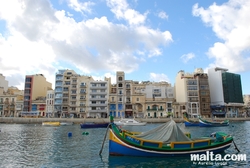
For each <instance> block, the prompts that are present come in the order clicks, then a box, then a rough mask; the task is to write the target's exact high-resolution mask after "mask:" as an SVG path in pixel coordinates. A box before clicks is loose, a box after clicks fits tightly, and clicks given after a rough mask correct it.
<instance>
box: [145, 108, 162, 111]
mask: <svg viewBox="0 0 250 168" xmlns="http://www.w3.org/2000/svg"><path fill="white" fill-rule="evenodd" d="M147 111H164V109H163V108H161V109H156V108H153V109H147Z"/></svg>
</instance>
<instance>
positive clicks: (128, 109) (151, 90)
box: [109, 71, 174, 118]
mask: <svg viewBox="0 0 250 168" xmlns="http://www.w3.org/2000/svg"><path fill="white" fill-rule="evenodd" d="M116 81H117V83H116V84H112V85H110V91H109V112H110V115H112V116H114V117H123V118H132V117H135V118H137V117H138V118H144V117H154V118H156V117H165V116H167V115H168V114H169V113H170V114H172V113H173V108H172V103H173V100H174V88H173V87H171V85H170V84H169V83H167V82H149V81H143V82H138V81H133V80H125V74H124V72H123V71H117V72H116Z"/></svg>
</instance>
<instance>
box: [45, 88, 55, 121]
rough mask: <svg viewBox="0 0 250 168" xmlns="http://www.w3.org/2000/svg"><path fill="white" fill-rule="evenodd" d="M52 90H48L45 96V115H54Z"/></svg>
mask: <svg viewBox="0 0 250 168" xmlns="http://www.w3.org/2000/svg"><path fill="white" fill-rule="evenodd" d="M54 94H55V93H54V90H52V89H51V90H48V91H47V96H46V110H45V113H46V114H45V116H46V117H54V116H55V114H54Z"/></svg>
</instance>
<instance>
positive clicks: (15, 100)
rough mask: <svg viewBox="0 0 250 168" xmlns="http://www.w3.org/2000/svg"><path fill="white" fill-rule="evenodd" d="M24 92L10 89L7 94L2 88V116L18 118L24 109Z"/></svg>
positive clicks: (0, 99)
mask: <svg viewBox="0 0 250 168" xmlns="http://www.w3.org/2000/svg"><path fill="white" fill-rule="evenodd" d="M22 94H23V91H22V90H18V88H16V87H10V88H9V89H8V90H7V92H5V91H4V90H3V88H0V116H5V117H18V116H19V115H20V112H21V111H22V107H23V95H22Z"/></svg>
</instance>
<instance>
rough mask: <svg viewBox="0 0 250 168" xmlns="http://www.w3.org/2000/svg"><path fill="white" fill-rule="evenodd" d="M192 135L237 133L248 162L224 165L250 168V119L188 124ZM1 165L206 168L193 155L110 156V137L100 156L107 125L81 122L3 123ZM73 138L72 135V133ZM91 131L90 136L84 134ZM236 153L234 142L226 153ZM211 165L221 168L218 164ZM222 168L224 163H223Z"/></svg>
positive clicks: (236, 139)
mask: <svg viewBox="0 0 250 168" xmlns="http://www.w3.org/2000/svg"><path fill="white" fill-rule="evenodd" d="M158 125H159V124H147V125H146V126H126V127H123V128H125V129H127V130H130V131H146V130H148V129H151V128H154V127H156V126H158ZM178 125H179V126H180V127H181V128H182V129H183V130H184V131H185V132H190V133H191V134H192V137H199V136H207V135H210V134H211V133H212V132H216V131H223V132H226V133H229V134H231V135H233V137H234V141H235V143H236V145H237V147H238V148H239V150H240V153H242V154H246V155H247V161H246V162H236V161H230V162H227V166H224V167H250V149H249V147H250V142H249V141H250V121H245V122H232V123H231V125H230V126H228V127H217V128H216V127H213V128H201V127H185V126H184V124H178ZM0 130H1V132H0V167H1V168H2V167H4V168H5V167H15V168H17V167H39V168H40V167H42V168H46V167H48V168H50V167H53V168H54V167H60V168H61V167H67V168H69V167H100V168H102V167H117V168H125V167H129V168H131V167H141V168H144V167H170V168H175V167H180V168H182V167H205V166H201V165H200V166H195V165H193V163H192V162H191V161H190V158H189V157H178V158H176V157H175V158H142V157H125V156H124V157H114V156H112V157H111V156H109V155H108V136H107V139H106V140H105V143H104V148H103V151H102V155H101V156H100V155H99V151H100V149H101V146H102V143H103V139H104V135H105V132H106V128H98V129H81V128H80V126H79V125H72V126H60V127H49V126H42V125H38V124H36V125H35V124H0ZM69 132H71V133H72V137H68V133H69ZM83 132H88V133H89V135H83V134H82V133H83ZM228 153H229V154H236V153H237V151H236V150H235V149H234V146H233V145H232V146H231V147H230V148H229V149H228V150H226V151H225V154H228ZM207 167H219V166H216V165H213V166H207ZM221 167H222V166H221Z"/></svg>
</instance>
